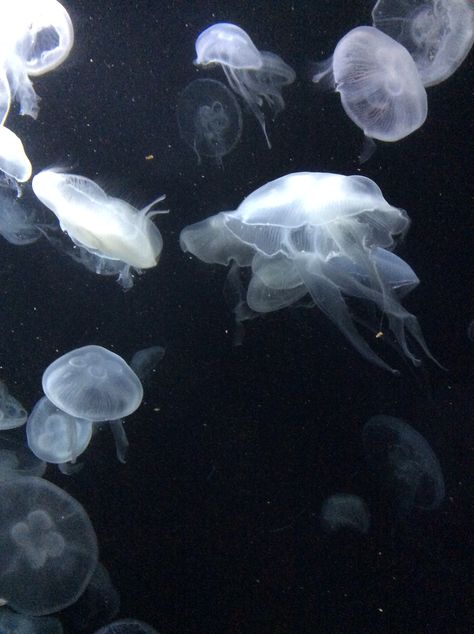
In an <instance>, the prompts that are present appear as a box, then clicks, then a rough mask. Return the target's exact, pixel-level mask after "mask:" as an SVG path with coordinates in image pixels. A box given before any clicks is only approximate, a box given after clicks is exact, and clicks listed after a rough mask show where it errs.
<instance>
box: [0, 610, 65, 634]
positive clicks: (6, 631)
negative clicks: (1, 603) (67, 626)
mask: <svg viewBox="0 0 474 634" xmlns="http://www.w3.org/2000/svg"><path fill="white" fill-rule="evenodd" d="M0 632H2V634H63V627H62V625H61V623H60V621H59V620H58V619H56V618H55V617H54V616H25V615H24V614H17V613H16V612H13V611H12V610H9V609H8V608H1V609H0Z"/></svg>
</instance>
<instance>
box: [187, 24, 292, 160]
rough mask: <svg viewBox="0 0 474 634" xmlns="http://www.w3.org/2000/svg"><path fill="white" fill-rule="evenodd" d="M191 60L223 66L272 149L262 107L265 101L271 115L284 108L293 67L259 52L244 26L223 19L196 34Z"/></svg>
mask: <svg viewBox="0 0 474 634" xmlns="http://www.w3.org/2000/svg"><path fill="white" fill-rule="evenodd" d="M194 63H195V64H196V65H197V66H208V65H210V64H219V65H220V66H221V67H222V69H223V71H224V73H225V76H226V78H227V81H228V82H229V85H230V87H231V88H232V90H233V91H234V92H235V93H237V94H238V95H240V97H242V99H243V100H244V101H245V103H246V104H247V106H248V107H249V108H250V110H251V111H252V113H253V114H254V116H255V118H256V119H257V121H258V122H259V124H260V127H261V128H262V131H263V134H264V136H265V140H266V142H267V145H268V147H269V148H271V143H270V140H269V138H268V134H267V130H266V125H265V115H264V113H263V111H262V106H263V103H264V101H265V102H266V103H267V105H268V106H269V108H270V110H271V111H272V115H273V118H275V117H276V116H277V115H278V114H279V113H280V112H281V111H282V110H283V108H284V107H285V102H284V100H283V97H282V94H281V93H282V88H283V87H284V86H287V85H289V84H291V83H293V82H294V81H295V78H296V75H295V72H294V70H293V69H292V68H291V67H290V66H288V64H286V63H285V62H284V61H283V60H282V59H281V58H280V57H279V56H278V55H275V54H274V53H270V52H267V51H259V50H258V49H257V48H256V46H255V45H254V43H253V42H252V40H251V39H250V37H249V36H248V34H247V33H246V32H245V31H244V30H243V29H241V28H240V27H238V26H236V25H235V24H229V23H225V22H222V23H218V24H213V25H212V26H210V27H208V28H207V29H206V30H205V31H203V32H202V33H201V34H200V35H199V37H198V38H197V40H196V59H195V61H194Z"/></svg>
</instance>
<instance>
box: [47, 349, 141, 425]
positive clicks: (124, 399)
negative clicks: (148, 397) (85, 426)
mask: <svg viewBox="0 0 474 634" xmlns="http://www.w3.org/2000/svg"><path fill="white" fill-rule="evenodd" d="M42 383H43V391H44V393H45V394H46V396H47V397H48V399H49V400H50V401H51V402H52V403H53V404H54V405H56V407H58V408H59V409H61V410H62V411H63V412H66V413H67V414H70V415H71V416H74V417H75V418H83V419H86V420H89V421H97V422H99V421H115V420H117V419H119V418H122V417H125V416H128V415H129V414H132V412H134V411H135V410H136V409H137V408H138V407H139V406H140V403H141V402H142V398H143V387H142V384H141V383H140V380H139V379H138V377H137V375H136V374H135V372H134V371H133V370H132V369H131V368H130V366H128V365H127V364H126V363H125V361H124V360H123V359H122V357H119V355H118V354H115V353H114V352H111V351H110V350H107V349H106V348H102V346H84V347H82V348H77V349H75V350H72V351H71V352H68V353H67V354H64V355H63V356H62V357H59V359H56V361H53V363H51V365H49V366H48V367H47V368H46V370H45V371H44V373H43V379H42Z"/></svg>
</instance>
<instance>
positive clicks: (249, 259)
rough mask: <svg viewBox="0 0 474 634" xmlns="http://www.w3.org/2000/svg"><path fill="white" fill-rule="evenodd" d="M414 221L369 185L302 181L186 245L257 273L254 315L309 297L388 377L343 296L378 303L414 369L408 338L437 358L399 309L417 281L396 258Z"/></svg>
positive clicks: (269, 193)
mask: <svg viewBox="0 0 474 634" xmlns="http://www.w3.org/2000/svg"><path fill="white" fill-rule="evenodd" d="M409 222H410V221H409V219H408V216H407V214H406V212H404V211H403V210H402V209H397V208H396V207H393V206H392V205H390V204H389V203H388V202H387V201H386V200H385V199H384V197H383V195H382V192H381V191H380V189H379V188H378V186H377V185H376V184H375V183H374V182H373V181H371V180H370V179H368V178H365V177H364V176H341V175H339V174H325V173H317V172H316V173H311V172H300V173H296V174H288V175H287V176H283V177H281V178H278V179H276V180H274V181H271V182H270V183H267V184H266V185H263V187H260V188H259V189H257V190H256V191H255V192H253V193H252V194H250V195H249V196H247V198H245V199H244V201H243V202H242V203H241V204H240V206H239V207H238V208H237V209H236V210H235V211H225V212H221V213H218V214H216V215H215V216H211V217H210V218H208V219H207V220H203V221H201V222H198V223H196V224H193V225H190V226H189V227H185V228H184V229H183V231H182V232H181V236H180V243H181V248H182V249H183V250H184V251H189V252H191V253H192V254H193V255H195V256H196V257H198V258H199V259H201V260H203V261H204V262H208V263H212V262H215V263H219V264H224V265H226V264H229V263H231V262H232V261H235V262H236V263H237V264H239V265H240V266H244V267H251V273H252V276H251V280H250V283H249V285H248V289H247V297H246V300H247V304H248V306H249V308H250V309H251V310H252V311H256V312H259V313H265V312H269V311H273V310H277V309H280V308H284V307H286V306H289V305H291V304H293V303H295V302H296V301H298V300H300V299H301V298H302V297H304V296H305V295H306V294H307V293H309V295H310V296H311V299H312V301H313V302H314V304H316V306H318V307H319V308H320V309H321V310H322V311H323V312H324V313H325V314H326V316H328V317H329V318H330V319H331V320H332V321H334V323H335V324H336V325H337V326H338V327H339V328H340V329H341V331H342V332H343V334H344V335H345V336H346V337H347V339H348V340H349V341H350V342H351V343H352V345H353V346H354V347H355V348H356V349H357V350H358V351H359V352H360V353H361V354H362V355H363V356H364V357H365V358H366V359H368V360H370V361H371V362H373V363H375V364H377V365H379V366H381V367H383V368H385V369H388V370H391V368H390V367H389V366H388V365H387V364H386V363H385V362H384V361H382V360H381V359H380V358H379V357H378V356H377V355H376V354H375V352H374V351H373V350H372V349H371V348H370V346H369V345H368V343H367V342H366V341H365V340H364V339H363V338H362V337H361V335H360V334H359V332H358V331H357V329H356V328H355V326H354V323H353V314H352V313H351V312H350V311H349V307H348V306H347V303H346V300H345V297H355V298H357V299H361V300H366V301H369V302H371V303H373V304H375V306H376V307H377V308H378V309H379V310H380V311H381V312H382V313H383V314H385V316H386V318H387V320H388V326H389V329H390V331H391V332H392V334H393V335H394V337H395V339H396V340H397V342H398V344H399V345H400V348H401V349H402V351H403V353H404V354H405V355H406V356H407V357H408V358H409V359H410V360H411V361H412V362H413V363H414V364H415V365H418V364H419V363H420V361H419V359H418V358H417V357H416V356H415V355H414V354H413V352H412V351H411V350H410V348H409V345H408V339H407V335H410V336H411V337H412V338H413V339H414V340H415V341H416V342H417V343H418V344H419V346H420V347H421V348H422V349H423V350H424V352H425V353H426V354H427V355H428V356H430V358H432V357H431V355H430V353H429V351H428V349H427V347H426V344H425V342H424V339H423V335H422V333H421V329H420V327H419V324H418V321H417V319H416V317H415V316H414V315H412V314H411V313H409V312H408V311H407V310H405V309H404V308H403V306H402V305H401V303H400V298H401V297H402V296H403V295H405V294H406V293H407V292H409V291H410V290H411V289H413V288H414V287H415V286H416V285H417V284H418V282H419V280H418V278H417V277H416V275H415V273H414V272H413V270H412V269H411V268H410V267H409V266H408V265H407V264H406V263H405V262H404V261H403V260H401V259H400V258H399V257H397V256H396V255H394V254H393V253H391V251H390V250H391V249H393V248H394V247H395V243H396V237H397V236H398V235H401V234H404V233H405V232H406V231H407V229H408V226H409ZM378 329H380V328H378ZM376 332H377V330H376Z"/></svg>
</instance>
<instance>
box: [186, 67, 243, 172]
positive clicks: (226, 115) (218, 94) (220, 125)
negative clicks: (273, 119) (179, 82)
mask: <svg viewBox="0 0 474 634" xmlns="http://www.w3.org/2000/svg"><path fill="white" fill-rule="evenodd" d="M177 114H178V125H179V130H180V133H181V137H182V138H183V140H184V141H185V142H186V143H187V144H188V145H189V146H190V147H191V148H192V149H193V150H194V152H195V153H196V155H197V157H198V161H199V162H200V161H201V156H209V157H211V158H213V159H214V160H215V161H216V163H217V164H218V165H222V157H223V156H225V155H226V154H229V152H231V151H232V150H233V149H234V148H235V146H236V145H237V143H238V142H239V141H240V136H241V133H242V111H241V109H240V106H239V104H238V103H237V100H236V98H235V97H234V95H233V94H232V93H231V92H230V90H229V89H228V88H226V87H225V86H224V84H222V83H221V82H220V81H215V80H214V79H195V80H194V81H193V82H191V83H190V84H189V85H188V86H186V88H185V89H184V91H183V92H182V93H181V95H180V98H179V101H178V110H177Z"/></svg>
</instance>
